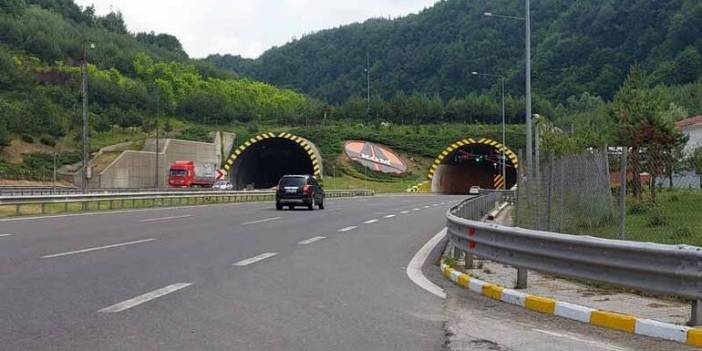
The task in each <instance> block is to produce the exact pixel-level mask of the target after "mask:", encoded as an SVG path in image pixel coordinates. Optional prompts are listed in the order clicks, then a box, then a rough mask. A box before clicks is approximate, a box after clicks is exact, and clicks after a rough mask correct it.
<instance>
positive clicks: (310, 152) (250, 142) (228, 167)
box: [224, 133, 322, 179]
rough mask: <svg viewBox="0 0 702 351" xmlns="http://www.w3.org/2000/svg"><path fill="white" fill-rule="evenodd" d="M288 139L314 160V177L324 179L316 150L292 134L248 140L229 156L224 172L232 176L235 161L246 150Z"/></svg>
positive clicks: (258, 136) (268, 135)
mask: <svg viewBox="0 0 702 351" xmlns="http://www.w3.org/2000/svg"><path fill="white" fill-rule="evenodd" d="M278 138H279V139H287V140H291V141H293V142H295V143H296V144H298V145H300V147H302V148H303V149H304V150H305V152H306V153H307V155H309V157H310V160H312V167H313V170H314V174H313V175H314V177H315V178H317V179H321V178H322V168H321V162H320V160H319V158H318V157H317V154H316V153H315V151H314V148H312V145H310V143H309V142H308V141H307V140H306V139H304V138H301V137H299V136H296V135H292V134H290V133H280V134H277V135H276V134H275V133H263V134H259V135H257V136H255V137H253V138H251V139H249V140H247V141H246V142H245V143H243V144H241V145H239V147H238V148H236V149H235V150H234V151H232V153H231V154H230V155H229V158H228V159H227V162H225V163H224V170H225V171H226V172H227V174H230V173H231V172H230V171H231V169H232V167H233V165H234V161H236V159H237V158H238V157H239V156H240V155H241V154H242V153H244V151H245V150H246V149H248V148H249V147H251V146H252V145H254V144H256V143H258V142H261V141H263V140H267V139H278Z"/></svg>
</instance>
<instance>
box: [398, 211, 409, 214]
mask: <svg viewBox="0 0 702 351" xmlns="http://www.w3.org/2000/svg"><path fill="white" fill-rule="evenodd" d="M400 213H401V214H408V213H410V211H402V212H400Z"/></svg>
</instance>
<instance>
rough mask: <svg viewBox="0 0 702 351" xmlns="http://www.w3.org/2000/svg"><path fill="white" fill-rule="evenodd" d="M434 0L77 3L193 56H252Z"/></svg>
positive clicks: (104, 0) (83, 0)
mask: <svg viewBox="0 0 702 351" xmlns="http://www.w3.org/2000/svg"><path fill="white" fill-rule="evenodd" d="M435 2H436V0H231V1H214V0H77V1H76V3H78V4H79V5H81V6H87V5H91V4H93V5H95V8H96V11H97V14H98V15H104V14H106V13H108V12H110V11H112V10H114V11H121V12H122V15H123V16H124V19H125V22H126V24H127V27H128V29H129V31H131V32H144V31H152V30H153V31H155V32H157V33H169V34H173V35H175V36H177V37H178V39H180V41H181V43H182V44H183V47H184V48H185V51H187V52H188V54H189V55H190V56H192V57H198V58H199V57H205V56H207V55H209V54H214V53H221V54H233V55H242V56H244V57H250V58H255V57H257V56H259V55H260V54H261V53H263V52H264V51H265V50H267V49H268V48H270V47H272V46H280V45H283V44H285V43H286V42H288V41H290V39H292V38H293V37H297V38H299V37H301V36H302V35H303V34H306V33H310V32H312V31H318V30H320V29H326V28H331V27H336V26H339V25H342V24H349V23H353V22H361V21H364V20H366V19H368V18H370V17H398V16H401V15H406V14H409V13H416V12H418V11H420V10H422V9H423V8H425V7H429V6H431V5H432V4H433V3H435Z"/></svg>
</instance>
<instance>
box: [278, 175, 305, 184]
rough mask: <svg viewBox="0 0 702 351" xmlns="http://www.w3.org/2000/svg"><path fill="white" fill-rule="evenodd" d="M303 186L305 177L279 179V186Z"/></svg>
mask: <svg viewBox="0 0 702 351" xmlns="http://www.w3.org/2000/svg"><path fill="white" fill-rule="evenodd" d="M301 185H305V177H283V178H281V179H280V186H301Z"/></svg>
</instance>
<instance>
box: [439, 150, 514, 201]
mask: <svg viewBox="0 0 702 351" xmlns="http://www.w3.org/2000/svg"><path fill="white" fill-rule="evenodd" d="M500 157H501V152H500V151H499V150H497V149H496V148H494V147H492V146H490V145H485V144H471V145H465V146H462V147H461V148H459V149H457V150H454V151H453V152H452V153H450V154H449V155H448V156H446V158H444V160H443V161H442V163H441V164H440V165H439V167H438V168H437V169H436V171H435V172H434V176H433V178H432V191H433V192H438V193H444V194H468V192H469V190H470V187H471V186H475V185H477V186H479V187H480V188H481V189H495V176H496V175H501V174H502V169H501V165H500ZM506 175H507V177H506V178H507V179H506V182H507V188H508V189H509V188H511V187H512V186H514V184H515V183H516V181H517V171H516V169H515V168H514V166H513V165H512V162H511V161H510V159H509V158H507V168H506Z"/></svg>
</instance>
